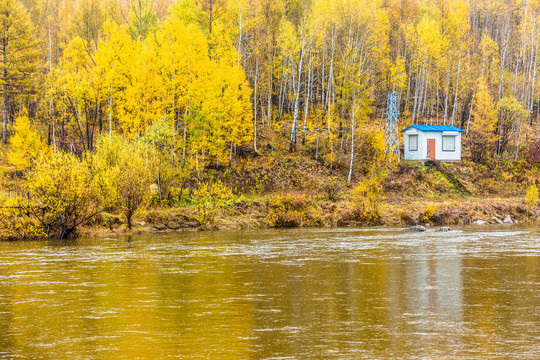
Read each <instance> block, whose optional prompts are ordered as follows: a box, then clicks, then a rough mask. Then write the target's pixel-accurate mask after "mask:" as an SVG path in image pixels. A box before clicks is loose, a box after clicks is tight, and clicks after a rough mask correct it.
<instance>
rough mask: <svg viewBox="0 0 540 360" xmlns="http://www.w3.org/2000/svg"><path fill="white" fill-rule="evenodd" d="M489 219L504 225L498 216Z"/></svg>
mask: <svg viewBox="0 0 540 360" xmlns="http://www.w3.org/2000/svg"><path fill="white" fill-rule="evenodd" d="M489 219H490V220H493V221H495V222H496V223H497V224H502V223H503V222H502V221H501V219H499V218H498V217H496V216H492V217H490V218H489Z"/></svg>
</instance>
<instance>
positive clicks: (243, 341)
mask: <svg viewBox="0 0 540 360" xmlns="http://www.w3.org/2000/svg"><path fill="white" fill-rule="evenodd" d="M18 358H23V359H166V358H170V359H272V358H279V359H361V358H367V359H381V358H389V359H399V358H401V359H416V358H418V359H424V358H437V359H460V358H461V359H471V358H490V359H496V358H500V359H509V358H522V359H538V358H540V230H538V229H535V228H532V229H531V228H516V227H502V226H501V227H490V228H485V229H480V230H479V229H478V228H464V229H462V230H458V231H454V232H452V233H436V232H433V231H430V232H426V233H420V234H417V233H414V234H410V233H404V232H401V231H398V230H391V229H378V230H352V229H351V230H349V229H296V230H280V231H278V230H275V231H274V230H272V231H245V232H216V233H195V234H167V235H163V234H160V235H152V236H140V237H131V238H117V239H80V240H77V241H72V242H18V243H0V359H18Z"/></svg>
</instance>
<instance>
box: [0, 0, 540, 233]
mask: <svg viewBox="0 0 540 360" xmlns="http://www.w3.org/2000/svg"><path fill="white" fill-rule="evenodd" d="M0 19H1V21H0V70H1V71H0V83H1V84H0V92H1V96H2V99H1V100H2V104H1V105H2V145H0V166H1V168H0V179H1V183H0V184H1V185H0V215H1V220H0V222H1V224H0V225H2V226H1V227H2V228H3V229H2V230H0V238H1V237H4V238H13V237H31V236H50V237H69V236H73V235H74V234H76V233H77V230H78V228H79V227H80V226H82V225H85V224H89V223H92V222H94V223H95V222H96V221H97V220H96V218H100V219H101V220H99V221H98V222H105V223H107V224H109V225H107V226H109V227H110V228H111V229H112V228H113V226H112V225H110V223H111V221H112V222H115V221H116V222H118V223H122V224H123V226H124V225H125V226H126V227H127V228H128V229H129V230H131V229H132V227H133V226H137V224H142V223H144V221H142V222H141V221H138V222H137V224H135V223H134V220H133V219H134V215H135V214H136V213H137V212H141V211H142V210H143V209H160V208H185V207H186V206H187V207H190V206H191V207H193V210H192V211H193V219H192V220H193V222H195V223H196V224H199V225H201V224H202V225H211V226H214V227H215V224H216V221H217V220H216V218H219V217H220V216H221V215H220V214H221V211H222V208H223V207H227V206H228V205H227V204H231V203H232V204H233V205H231V206H233V207H234V206H237V205H234V204H238V203H239V202H241V201H243V200H242V199H244V200H245V198H246V197H248V198H249V197H250V198H251V200H250V201H251V203H250V204H251V205H253V202H255V204H256V205H257V206H259V205H260V204H264V203H266V210H261V212H262V213H265V215H264V219H265V221H267V222H268V221H270V222H271V224H272V226H274V225H275V226H279V224H281V225H284V226H288V225H295V224H296V225H298V223H302V224H306V225H320V224H326V222H325V221H323V220H320V219H319V220H320V221H319V220H316V219H315V220H313V219H312V220H313V221H311V222H310V221H306V216H305V214H304V212H302V215H298V212H301V211H300V210H302V209H304V210H305V207H306V206H307V207H308V208H309V207H310V206H311V207H316V206H319V205H316V204H314V203H312V202H311V201H312V200H310V198H312V197H314V193H310V192H309V191H308V190H310V191H312V192H315V193H316V194H324V195H325V197H326V199H327V200H329V201H335V200H336V199H337V198H339V197H341V198H347V199H349V200H351V201H352V202H353V203H354V204H356V205H354V207H357V208H359V209H360V210H358V209H356V210H350V211H349V210H343V211H344V212H347V211H349V212H347V214H348V215H347V216H348V218H349V219H354V220H358V221H360V222H362V223H364V224H377V223H378V222H379V221H380V213H381V212H382V210H381V209H380V206H381V205H380V204H381V203H382V202H385V201H384V200H383V198H385V199H386V202H388V201H389V200H388V198H389V197H391V194H398V197H400V198H403V196H405V195H404V194H408V195H410V196H412V197H414V196H420V195H422V196H424V195H425V196H431V197H434V196H435V195H437V194H439V195H441V194H445V193H447V192H448V191H446V190H444V189H442V188H441V186H443V187H444V186H447V187H448V186H451V185H452V181H449V180H448V179H446V180H445V179H442V180H441V178H442V177H444V176H442V175H440V174H439V175H437V176H434V177H433V176H432V175H433V174H432V173H430V174H431V175H429V174H428V175H426V174H425V169H423V168H421V167H420V166H417V165H416V164H403V163H399V162H398V160H399V159H395V158H389V156H387V153H386V152H385V147H386V144H385V140H384V123H385V115H386V114H385V110H386V101H387V96H388V93H390V92H396V93H397V95H398V108H399V111H400V116H399V119H400V120H399V121H400V122H399V128H400V129H403V128H405V127H406V126H408V125H411V124H437V125H454V126H457V127H460V128H462V129H464V130H465V134H464V140H463V141H464V144H463V157H464V161H463V163H462V164H459V165H456V168H455V169H457V170H456V171H459V172H460V174H462V175H463V174H466V175H463V176H464V177H465V178H463V179H462V182H464V183H466V184H467V182H468V183H469V185H470V187H472V188H473V193H475V195H478V196H479V197H482V196H484V195H485V196H488V195H493V194H497V195H501V193H502V192H506V193H505V194H507V195H508V196H514V197H518V196H521V197H523V195H524V193H525V191H527V194H526V197H527V200H526V202H527V210H526V211H528V212H529V213H531V211H532V209H533V208H535V206H536V201H537V199H538V189H537V187H536V181H537V180H538V171H537V167H538V164H539V163H540V141H539V140H540V138H539V126H540V123H539V121H538V119H539V112H540V109H539V106H540V86H539V85H538V84H537V82H538V81H537V73H538V72H539V69H538V67H539V65H540V59H539V58H538V54H539V53H540V46H539V45H540V23H539V24H537V21H538V20H540V1H536V0H525V1H523V0H508V1H499V0H467V1H465V0H432V1H431V0H429V1H419V0H387V1H378V0H306V1H300V0H255V1H249V0H178V1H175V0H0ZM537 25H538V27H537ZM398 164H399V165H398ZM458 168H459V169H458ZM280 171H281V172H280ZM407 174H408V175H407ZM411 174H413V175H411ZM406 176H409V178H411V179H412V180H411V179H409V178H407V179H405V178H404V177H406ZM426 176H428V177H429V176H432V178H433V179H434V180H433V181H432V182H433V184H434V185H433V186H432V187H431V188H430V189H429V190H427V189H426V188H425V183H426V181H427V180H426ZM476 176H477V177H476ZM399 179H401V180H399ZM404 179H405V180H404ZM285 180H286V181H285ZM287 181H288V182H287ZM400 181H401V182H400ZM407 181H408V182H409V183H408V185H406V186H405V185H403V183H404V182H407ZM427 182H429V181H427ZM396 183H398V185H399V186H396ZM400 184H401V185H400ZM509 184H513V185H509ZM514 185H515V186H514ZM509 188H516V189H517V188H519V189H518V190H516V192H512V193H510V192H509V191H511V189H509ZM433 189H435V190H433ZM293 190H294V191H293ZM503 190H504V191H503ZM276 191H278V192H279V191H281V193H277V195H276ZM338 193H339V194H340V195H339V196H338ZM435 193H437V194H435ZM383 194H386V195H383ZM456 196H458V195H456ZM239 199H240V200H239ZM253 199H258V200H253ZM261 199H263V200H261ZM246 201H247V200H246ZM390 202H391V201H390ZM299 204H300V205H299ZM306 204H307V205H306ZM261 206H262V205H261ZM343 206H344V207H347V205H343ZM185 211H186V212H187V213H189V211H191V210H185ZM326 211H327V208H324V209H322V210H321V212H326ZM351 211H352V212H351ZM433 212H434V209H433V207H429V209H427V208H426V209H423V210H422V211H421V218H425V216H426V213H427V214H428V215H429V214H430V213H433ZM283 213H285V214H287V213H288V215H286V216H285V215H283ZM104 214H120V215H121V216H120V217H121V219H120V220H118V219H116V218H114V219H113V220H111V217H114V216H113V215H110V216H109V215H107V216H109V217H105V216H104ZM151 214H154V215H155V211H153V212H151ZM351 214H352V215H351ZM154 215H152V216H154ZM432 215H433V214H432ZM186 216H187V215H186ZM261 216H262V215H261ZM283 216H285V218H282V217H283ZM347 216H345V217H347ZM275 217H278V218H279V219H276V218H275ZM431 217H433V216H431ZM401 218H403V216H401ZM103 219H105V220H103ZM299 219H300V220H299ZM147 222H148V221H147ZM161 222H166V221H165V220H164V221H161ZM187 222H188V223H189V222H190V220H189V219H188V220H187ZM259 225H260V224H259Z"/></svg>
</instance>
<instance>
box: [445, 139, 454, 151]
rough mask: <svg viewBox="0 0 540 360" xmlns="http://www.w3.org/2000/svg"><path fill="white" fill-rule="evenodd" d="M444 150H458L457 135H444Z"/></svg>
mask: <svg viewBox="0 0 540 360" xmlns="http://www.w3.org/2000/svg"><path fill="white" fill-rule="evenodd" d="M442 150H443V151H456V137H455V136H443V137H442Z"/></svg>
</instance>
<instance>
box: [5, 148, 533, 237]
mask: <svg viewBox="0 0 540 360" xmlns="http://www.w3.org/2000/svg"><path fill="white" fill-rule="evenodd" d="M347 174H348V168H347V166H346V164H344V163H339V162H335V163H333V165H332V166H329V164H328V163H326V162H324V161H322V160H320V159H314V158H313V157H312V154H309V153H306V154H304V153H296V154H290V153H287V152H282V153H279V154H276V153H273V152H272V151H270V150H268V151H267V152H266V153H265V152H261V153H260V154H259V155H258V156H256V157H251V158H250V157H247V158H245V160H244V162H243V163H242V164H241V166H235V167H231V168H225V169H224V168H219V169H212V168H207V169H205V172H204V173H202V172H201V173H200V174H199V176H197V174H192V175H190V177H187V178H186V179H185V180H184V181H183V182H182V183H181V187H179V188H175V189H173V190H174V191H171V194H172V193H175V194H176V195H175V196H172V197H169V198H168V199H167V200H161V201H160V199H159V197H158V196H157V194H154V195H153V199H152V200H151V201H150V202H149V203H148V205H147V206H145V207H144V208H142V209H138V210H137V212H136V213H135V215H134V218H133V222H132V223H133V228H132V229H131V230H130V229H128V226H127V221H126V219H125V217H124V216H123V215H122V213H121V212H117V213H107V212H101V213H99V214H98V215H96V216H95V217H93V218H92V219H91V220H90V221H89V222H87V223H85V224H82V225H81V226H79V227H78V228H77V232H76V235H77V236H111V235H122V234H143V233H152V232H169V231H182V232H186V231H204V230H233V229H263V228H292V227H349V226H350V227H369V226H393V227H408V226H413V225H428V226H453V225H468V224H473V223H474V222H475V221H478V220H480V221H485V222H487V223H490V222H492V223H497V222H498V221H497V219H498V220H501V221H502V220H504V218H506V217H507V216H510V217H511V218H512V219H513V220H517V221H518V222H530V223H533V222H536V221H537V220H538V218H539V217H540V211H539V209H538V208H537V206H536V202H537V200H538V199H527V189H528V188H530V187H531V186H532V185H535V184H537V183H538V181H539V174H538V170H537V169H536V167H534V166H531V165H530V164H527V163H525V162H524V161H518V162H510V161H509V162H503V161H499V162H497V163H492V164H482V165H481V164H476V163H472V162H468V161H462V162H457V163H449V164H421V163H413V162H402V163H400V164H387V165H385V166H383V167H381V166H379V167H378V168H376V169H374V168H373V167H370V166H366V167H364V168H358V169H357V171H356V172H355V176H353V178H352V179H351V182H350V183H349V184H347ZM3 180H4V181H3V183H4V184H7V188H12V189H17V188H20V189H24V186H25V185H24V181H25V179H24V178H20V177H18V176H17V174H16V173H10V172H9V169H7V171H4V174H3ZM209 182H214V183H215V182H219V184H220V186H221V187H222V188H223V189H228V190H227V192H228V193H229V195H228V196H227V197H225V198H223V199H220V200H215V199H212V196H207V197H206V198H205V199H203V198H201V196H200V195H198V191H197V190H198V187H199V186H200V184H204V183H209ZM4 194H5V193H4ZM6 199H8V200H9V197H7V198H6ZM6 203H7V202H4V204H6ZM10 211H11V210H10V209H8V211H4V214H3V216H2V217H1V218H0V223H1V224H4V226H2V229H0V238H4V239H11V240H16V239H28V238H38V237H39V236H40V233H39V231H38V230H39V224H38V223H37V222H36V220H35V219H32V216H31V215H32V214H31V213H30V212H29V211H24V210H21V209H18V210H14V211H11V212H10ZM494 218H497V219H494ZM6 225H7V226H6ZM34 230H35V233H33V232H32V231H34Z"/></svg>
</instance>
